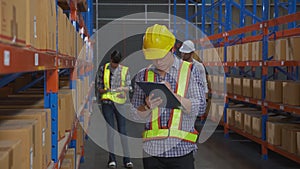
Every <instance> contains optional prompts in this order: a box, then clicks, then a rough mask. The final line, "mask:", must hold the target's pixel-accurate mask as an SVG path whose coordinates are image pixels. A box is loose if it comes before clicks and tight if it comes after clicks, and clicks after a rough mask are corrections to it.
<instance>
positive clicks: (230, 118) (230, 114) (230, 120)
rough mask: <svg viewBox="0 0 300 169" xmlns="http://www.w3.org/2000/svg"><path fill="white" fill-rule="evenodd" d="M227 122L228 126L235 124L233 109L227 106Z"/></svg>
mask: <svg viewBox="0 0 300 169" xmlns="http://www.w3.org/2000/svg"><path fill="white" fill-rule="evenodd" d="M227 123H228V124H229V125H230V126H234V125H235V111H234V110H233V109H231V108H227Z"/></svg>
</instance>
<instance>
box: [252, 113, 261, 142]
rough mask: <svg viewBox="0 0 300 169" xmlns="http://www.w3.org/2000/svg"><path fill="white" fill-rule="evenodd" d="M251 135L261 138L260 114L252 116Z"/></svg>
mask: <svg viewBox="0 0 300 169" xmlns="http://www.w3.org/2000/svg"><path fill="white" fill-rule="evenodd" d="M252 135H254V136H255V137H257V138H261V135H262V118H261V115H253V116H252Z"/></svg>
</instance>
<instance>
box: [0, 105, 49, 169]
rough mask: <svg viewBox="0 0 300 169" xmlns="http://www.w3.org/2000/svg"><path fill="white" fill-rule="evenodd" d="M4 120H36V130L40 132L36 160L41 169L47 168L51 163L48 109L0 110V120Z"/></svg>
mask: <svg viewBox="0 0 300 169" xmlns="http://www.w3.org/2000/svg"><path fill="white" fill-rule="evenodd" d="M5 119H33V120H37V123H36V129H37V130H38V131H41V134H40V135H37V136H36V137H37V144H36V147H37V151H36V152H37V154H38V156H37V160H38V161H39V164H40V163H41V164H42V168H47V166H48V165H49V163H50V162H51V121H50V120H51V113H50V110H49V109H48V110H47V109H42V110H40V109H37V110H34V109H27V110H26V109H25V110H0V120H5Z"/></svg>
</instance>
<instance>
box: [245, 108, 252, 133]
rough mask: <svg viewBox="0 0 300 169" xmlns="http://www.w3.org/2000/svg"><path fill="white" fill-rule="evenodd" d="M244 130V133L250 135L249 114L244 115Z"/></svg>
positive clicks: (250, 120)
mask: <svg viewBox="0 0 300 169" xmlns="http://www.w3.org/2000/svg"><path fill="white" fill-rule="evenodd" d="M244 130H245V132H246V133H249V134H252V115H251V114H250V113H245V114H244Z"/></svg>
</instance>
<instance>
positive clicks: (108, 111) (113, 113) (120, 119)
mask: <svg viewBox="0 0 300 169" xmlns="http://www.w3.org/2000/svg"><path fill="white" fill-rule="evenodd" d="M120 112H121V113H126V107H125V106H124V105H117V107H116V105H115V104H114V103H112V104H106V103H102V113H103V116H104V119H105V120H106V122H107V123H106V129H107V144H108V149H109V162H111V161H116V157H115V154H114V132H113V131H112V130H113V129H115V119H114V117H115V118H116V121H117V125H118V132H119V133H120V134H122V135H124V136H121V137H120V138H121V143H122V148H123V153H124V158H123V163H124V164H126V163H128V162H130V158H129V149H128V141H127V137H126V135H127V134H126V118H125V117H124V116H123V115H122V114H121V113H120ZM109 126H111V128H113V129H110V127H109Z"/></svg>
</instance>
